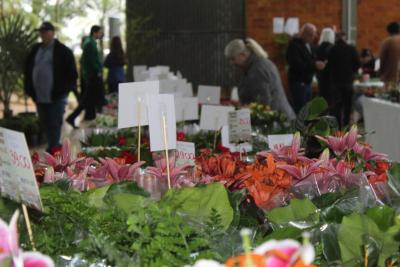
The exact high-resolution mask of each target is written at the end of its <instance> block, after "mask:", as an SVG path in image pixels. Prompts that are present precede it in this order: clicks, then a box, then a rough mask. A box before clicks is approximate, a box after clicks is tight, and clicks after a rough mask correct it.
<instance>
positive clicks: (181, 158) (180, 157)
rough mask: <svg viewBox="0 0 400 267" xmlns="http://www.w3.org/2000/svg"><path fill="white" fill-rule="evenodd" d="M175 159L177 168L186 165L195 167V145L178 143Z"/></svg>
mask: <svg viewBox="0 0 400 267" xmlns="http://www.w3.org/2000/svg"><path fill="white" fill-rule="evenodd" d="M175 158H176V161H175V165H176V166H181V165H184V164H190V165H192V166H195V158H196V153H195V145H194V143H190V142H180V141H177V142H176V151H175Z"/></svg>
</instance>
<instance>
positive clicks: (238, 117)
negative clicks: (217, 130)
mask: <svg viewBox="0 0 400 267" xmlns="http://www.w3.org/2000/svg"><path fill="white" fill-rule="evenodd" d="M228 122H229V142H230V143H240V142H244V141H251V121H250V109H241V110H236V111H232V112H229V118H228Z"/></svg>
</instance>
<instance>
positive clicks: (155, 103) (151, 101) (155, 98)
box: [147, 95, 176, 152]
mask: <svg viewBox="0 0 400 267" xmlns="http://www.w3.org/2000/svg"><path fill="white" fill-rule="evenodd" d="M147 112H148V116H149V131H150V150H151V151H152V152H153V151H162V150H165V149H168V150H169V149H176V120H175V105H174V96H173V95H147ZM163 117H164V118H165V126H166V127H165V128H164V126H163ZM164 131H165V134H166V135H167V144H165V141H164Z"/></svg>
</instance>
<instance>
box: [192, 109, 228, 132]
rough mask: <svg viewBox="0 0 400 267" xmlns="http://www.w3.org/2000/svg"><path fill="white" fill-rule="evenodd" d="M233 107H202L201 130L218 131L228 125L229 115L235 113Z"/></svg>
mask: <svg viewBox="0 0 400 267" xmlns="http://www.w3.org/2000/svg"><path fill="white" fill-rule="evenodd" d="M234 110H235V108H234V107H231V106H210V105H203V106H202V107H201V116H200V129H202V130H211V131H218V130H220V129H221V128H222V126H224V125H228V113H229V112H231V111H234Z"/></svg>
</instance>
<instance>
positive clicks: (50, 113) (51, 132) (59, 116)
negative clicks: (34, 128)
mask: <svg viewBox="0 0 400 267" xmlns="http://www.w3.org/2000/svg"><path fill="white" fill-rule="evenodd" d="M66 104H67V100H66V98H62V99H60V100H57V101H54V102H53V103H49V104H42V103H36V107H37V111H38V114H39V120H40V124H41V127H42V129H43V131H44V132H45V133H46V137H47V146H48V147H47V151H52V150H53V149H54V148H57V147H60V146H61V143H60V138H61V127H62V124H63V117H64V112H65V105H66Z"/></svg>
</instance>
